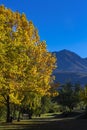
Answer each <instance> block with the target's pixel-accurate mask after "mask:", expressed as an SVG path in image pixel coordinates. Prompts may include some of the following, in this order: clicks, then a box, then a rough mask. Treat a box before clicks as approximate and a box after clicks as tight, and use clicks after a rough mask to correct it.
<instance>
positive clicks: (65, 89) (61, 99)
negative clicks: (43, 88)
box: [57, 82, 81, 112]
mask: <svg viewBox="0 0 87 130" xmlns="http://www.w3.org/2000/svg"><path fill="white" fill-rule="evenodd" d="M80 91H81V87H80V85H79V84H75V85H72V83H70V82H68V83H66V84H65V85H63V86H62V88H61V89H60V90H59V96H58V98H57V100H58V103H59V104H61V105H62V106H64V107H65V108H66V109H68V110H69V111H70V112H71V111H72V110H73V108H74V107H76V106H77V104H78V103H79V102H80V101H81V100H80Z"/></svg>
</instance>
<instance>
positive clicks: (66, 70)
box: [53, 49, 87, 85]
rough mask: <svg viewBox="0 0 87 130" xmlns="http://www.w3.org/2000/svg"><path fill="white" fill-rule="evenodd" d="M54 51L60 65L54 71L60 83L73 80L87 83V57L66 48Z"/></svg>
mask: <svg viewBox="0 0 87 130" xmlns="http://www.w3.org/2000/svg"><path fill="white" fill-rule="evenodd" d="M53 53H54V54H55V55H56V58H57V66H58V67H57V68H56V70H55V71H54V74H55V76H56V81H59V82H60V83H65V82H68V81H71V82H73V83H80V84H82V85H84V84H86V83H87V58H81V57H80V56H79V55H77V54H76V53H74V52H71V51H69V50H65V49H64V50H62V51H59V52H53Z"/></svg>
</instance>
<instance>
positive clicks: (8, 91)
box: [0, 6, 56, 122]
mask: <svg viewBox="0 0 87 130" xmlns="http://www.w3.org/2000/svg"><path fill="white" fill-rule="evenodd" d="M55 62H56V58H55V56H53V55H52V54H51V53H50V52H48V51H47V49H46V43H45V42H44V41H40V38H39V35H38V31H37V29H36V28H35V27H34V25H33V23H32V21H28V20H27V18H26V16H25V15H24V14H20V13H19V12H12V11H11V10H10V9H7V8H5V7H4V6H0V102H3V103H4V104H5V105H6V107H7V119H6V120H7V122H10V105H11V103H14V104H21V103H22V102H23V99H24V98H25V96H27V95H28V97H29V96H31V94H30V95H29V93H31V92H32V93H34V94H35V93H36V95H39V96H41V97H42V96H44V95H51V92H53V91H50V90H51V83H52V81H53V77H52V72H53V70H54V69H55ZM52 89H53V88H52ZM32 101H33V100H31V101H30V103H31V104H32Z"/></svg>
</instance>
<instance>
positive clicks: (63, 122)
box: [0, 113, 87, 130]
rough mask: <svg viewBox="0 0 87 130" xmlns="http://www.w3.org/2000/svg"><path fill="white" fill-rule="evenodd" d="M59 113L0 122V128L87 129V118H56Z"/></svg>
mask: <svg viewBox="0 0 87 130" xmlns="http://www.w3.org/2000/svg"><path fill="white" fill-rule="evenodd" d="M57 114H58V113H49V114H42V115H41V117H40V118H35V117H34V118H33V119H31V120H21V121H20V122H17V121H13V122H12V123H9V124H8V123H5V122H0V130H86V129H87V119H75V118H54V117H55V115H57Z"/></svg>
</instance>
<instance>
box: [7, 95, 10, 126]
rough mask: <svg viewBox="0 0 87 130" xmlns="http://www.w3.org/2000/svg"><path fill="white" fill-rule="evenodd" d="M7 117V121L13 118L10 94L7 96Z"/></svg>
mask: <svg viewBox="0 0 87 130" xmlns="http://www.w3.org/2000/svg"><path fill="white" fill-rule="evenodd" d="M6 105H7V117H6V122H8V123H9V122H11V119H10V97H9V95H8V96H7V104H6Z"/></svg>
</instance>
